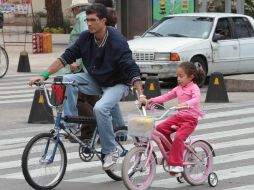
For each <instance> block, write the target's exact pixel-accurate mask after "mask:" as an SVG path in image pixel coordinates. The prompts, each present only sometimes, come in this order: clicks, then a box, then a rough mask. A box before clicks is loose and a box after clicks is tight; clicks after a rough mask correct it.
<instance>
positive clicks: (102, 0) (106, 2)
mask: <svg viewBox="0 0 254 190" xmlns="http://www.w3.org/2000/svg"><path fill="white" fill-rule="evenodd" d="M94 3H101V4H103V5H105V6H106V7H111V8H113V1H112V0H94Z"/></svg>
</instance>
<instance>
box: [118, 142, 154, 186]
mask: <svg viewBox="0 0 254 190" xmlns="http://www.w3.org/2000/svg"><path fill="white" fill-rule="evenodd" d="M145 151H146V147H134V148H132V149H131V150H130V151H129V152H128V154H127V155H126V156H125V158H124V161H123V164H122V177H123V182H124V185H125V186H126V187H127V189H129V190H145V189H147V188H149V187H150V186H151V184H152V182H153V179H154V177H155V174H156V159H155V157H154V155H153V154H152V158H150V161H149V163H148V165H147V168H146V169H145V170H144V171H142V168H141V167H142V166H140V161H141V163H142V162H143V161H144V162H145V161H146V159H147V157H146V155H144V152H145ZM142 155H144V156H145V157H144V159H142ZM136 156H137V157H136ZM133 158H134V160H132V159H133ZM132 162H134V163H133V164H132ZM136 162H137V163H136ZM136 169H139V170H140V171H135V170H136ZM146 171H148V174H147V176H145V177H144V178H143V179H142V177H140V176H137V178H135V177H136V176H135V175H136V174H139V173H140V174H141V175H142V174H143V173H144V172H146ZM135 182H137V184H134V183H135Z"/></svg>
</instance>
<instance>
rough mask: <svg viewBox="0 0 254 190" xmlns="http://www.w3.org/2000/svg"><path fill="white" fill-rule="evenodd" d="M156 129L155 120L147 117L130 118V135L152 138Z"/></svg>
mask: <svg viewBox="0 0 254 190" xmlns="http://www.w3.org/2000/svg"><path fill="white" fill-rule="evenodd" d="M153 128H154V119H153V118H151V117H146V116H129V117H128V135H130V136H132V137H146V138H150V137H151V134H152V132H153Z"/></svg>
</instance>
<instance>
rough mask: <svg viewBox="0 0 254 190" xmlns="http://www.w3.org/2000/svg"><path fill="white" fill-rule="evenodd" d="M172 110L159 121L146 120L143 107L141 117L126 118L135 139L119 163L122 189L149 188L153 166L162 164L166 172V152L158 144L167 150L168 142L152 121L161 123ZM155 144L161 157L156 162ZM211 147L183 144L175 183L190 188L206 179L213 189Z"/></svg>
mask: <svg viewBox="0 0 254 190" xmlns="http://www.w3.org/2000/svg"><path fill="white" fill-rule="evenodd" d="M173 109H176V108H175V107H172V108H170V109H168V110H167V111H166V112H164V113H163V114H162V115H161V117H159V118H152V117H147V116H146V112H145V109H144V108H143V116H138V117H132V118H130V119H129V127H128V133H129V135H130V136H132V137H134V139H135V143H134V144H135V147H134V148H132V149H131V150H130V151H129V152H128V153H127V155H126V156H125V158H124V161H123V164H122V178H123V182H124V184H125V186H126V187H127V188H128V189H130V190H144V189H147V188H149V187H150V185H151V184H152V182H153V179H154V177H155V174H156V165H157V164H158V165H163V169H164V171H165V172H169V171H168V169H167V168H168V167H167V160H168V152H166V151H165V149H164V147H163V145H162V143H164V144H165V145H166V146H167V147H169V151H170V146H171V143H170V142H169V141H168V140H167V139H166V137H165V136H164V135H163V134H161V133H160V132H158V131H157V130H156V129H155V127H154V126H155V121H158V120H162V119H163V118H165V116H166V115H167V114H168V113H169V111H170V110H173ZM152 142H155V143H156V144H157V146H158V148H159V151H160V152H161V154H162V158H161V159H158V158H157V156H156V153H155V149H154V145H153V143H152ZM214 156H215V152H214V150H213V147H212V146H211V144H210V143H209V142H207V141H206V140H205V139H191V138H189V139H188V140H187V141H186V142H185V151H184V157H183V160H184V163H183V167H184V171H183V172H182V173H181V174H178V175H176V177H177V181H178V182H180V183H183V182H184V180H185V181H187V182H188V183H189V184H191V185H200V184H203V183H204V182H205V181H206V180H208V183H209V185H210V186H212V187H215V186H216V185H217V183H218V177H217V175H216V174H215V173H214V172H213V170H212V166H213V157H214Z"/></svg>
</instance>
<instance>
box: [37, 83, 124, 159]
mask: <svg viewBox="0 0 254 190" xmlns="http://www.w3.org/2000/svg"><path fill="white" fill-rule="evenodd" d="M54 83H55V84H62V83H61V82H54ZM45 84H52V83H51V82H44V83H43V84H42V86H40V88H43V91H44V94H45V97H46V100H47V103H48V105H49V107H51V108H55V109H56V112H57V116H56V121H55V126H54V130H53V131H51V133H52V134H54V139H55V140H56V142H55V145H54V149H53V151H52V154H51V156H50V159H49V160H48V161H47V163H52V162H53V161H54V158H55V154H56V150H57V146H58V144H59V141H60V130H61V129H63V130H64V131H65V132H66V133H67V134H68V135H70V136H71V137H72V138H73V139H75V140H76V141H77V142H78V143H79V144H80V145H81V146H82V147H85V148H88V149H89V150H90V151H91V152H92V153H94V154H96V156H97V157H98V158H99V159H100V160H101V159H102V152H101V151H97V150H96V149H95V143H96V142H95V140H96V136H97V135H98V134H99V133H98V128H97V127H96V129H95V130H94V133H93V136H92V139H91V143H90V144H86V143H84V142H83V141H81V140H80V139H79V138H78V137H77V136H76V135H75V134H72V133H70V132H69V131H68V130H66V127H65V126H64V125H63V124H61V120H63V117H62V114H63V107H64V104H65V101H66V98H64V101H63V103H62V104H61V105H57V106H54V105H52V104H51V102H50V99H49V94H48V91H47V88H46V85H45ZM64 96H65V97H66V92H65V95H64ZM116 142H117V143H118V144H119V146H120V147H121V148H122V152H121V155H120V156H125V155H126V154H127V152H128V151H127V150H126V149H125V148H124V147H123V145H122V144H121V143H120V142H118V141H116ZM48 147H49V141H48V142H47V144H46V147H45V150H44V154H43V155H42V159H43V157H44V158H45V157H46V154H47V152H48Z"/></svg>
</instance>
